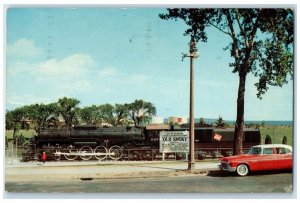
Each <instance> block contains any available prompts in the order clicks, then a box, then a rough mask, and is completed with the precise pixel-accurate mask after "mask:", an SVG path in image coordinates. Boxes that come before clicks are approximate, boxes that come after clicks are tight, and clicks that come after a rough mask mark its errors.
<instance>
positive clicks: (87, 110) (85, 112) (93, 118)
mask: <svg viewBox="0 0 300 203" xmlns="http://www.w3.org/2000/svg"><path fill="white" fill-rule="evenodd" d="M79 114H80V118H81V120H82V121H83V122H85V123H86V124H92V125H97V124H99V123H101V122H102V120H103V113H102V109H101V107H100V106H96V105H92V106H88V107H84V108H83V109H80V110H79Z"/></svg>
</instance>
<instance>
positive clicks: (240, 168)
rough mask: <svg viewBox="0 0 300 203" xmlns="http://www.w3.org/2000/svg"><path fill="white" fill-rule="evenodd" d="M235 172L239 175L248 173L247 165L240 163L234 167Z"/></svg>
mask: <svg viewBox="0 0 300 203" xmlns="http://www.w3.org/2000/svg"><path fill="white" fill-rule="evenodd" d="M236 173H237V174H238V175H239V176H246V175H248V174H249V167H248V166H247V165H246V164H240V165H238V166H237V168H236Z"/></svg>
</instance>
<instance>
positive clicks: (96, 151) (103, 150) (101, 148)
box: [94, 146, 107, 160]
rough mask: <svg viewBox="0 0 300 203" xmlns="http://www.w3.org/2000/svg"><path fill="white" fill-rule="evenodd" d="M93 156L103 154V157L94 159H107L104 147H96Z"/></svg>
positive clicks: (98, 156) (99, 156)
mask: <svg viewBox="0 0 300 203" xmlns="http://www.w3.org/2000/svg"><path fill="white" fill-rule="evenodd" d="M94 152H95V154H97V153H103V155H102V154H101V155H95V157H96V159H98V160H104V159H106V157H107V148H106V147H104V146H98V147H96V148H95V149H94Z"/></svg>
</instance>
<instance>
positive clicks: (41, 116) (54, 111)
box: [28, 103, 59, 132]
mask: <svg viewBox="0 0 300 203" xmlns="http://www.w3.org/2000/svg"><path fill="white" fill-rule="evenodd" d="M28 114H29V117H30V119H31V120H32V122H34V124H35V126H34V129H35V131H36V132H39V129H40V128H45V127H46V125H48V120H47V119H48V118H49V117H50V116H54V117H58V114H59V111H58V104H57V103H50V104H33V105H30V106H28Z"/></svg>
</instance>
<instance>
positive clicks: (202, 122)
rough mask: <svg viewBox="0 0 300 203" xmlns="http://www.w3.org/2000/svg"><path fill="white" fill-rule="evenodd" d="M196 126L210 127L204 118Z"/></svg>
mask: <svg viewBox="0 0 300 203" xmlns="http://www.w3.org/2000/svg"><path fill="white" fill-rule="evenodd" d="M198 126H199V127H212V125H210V124H208V123H206V122H205V120H204V118H200V120H199V123H198Z"/></svg>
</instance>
